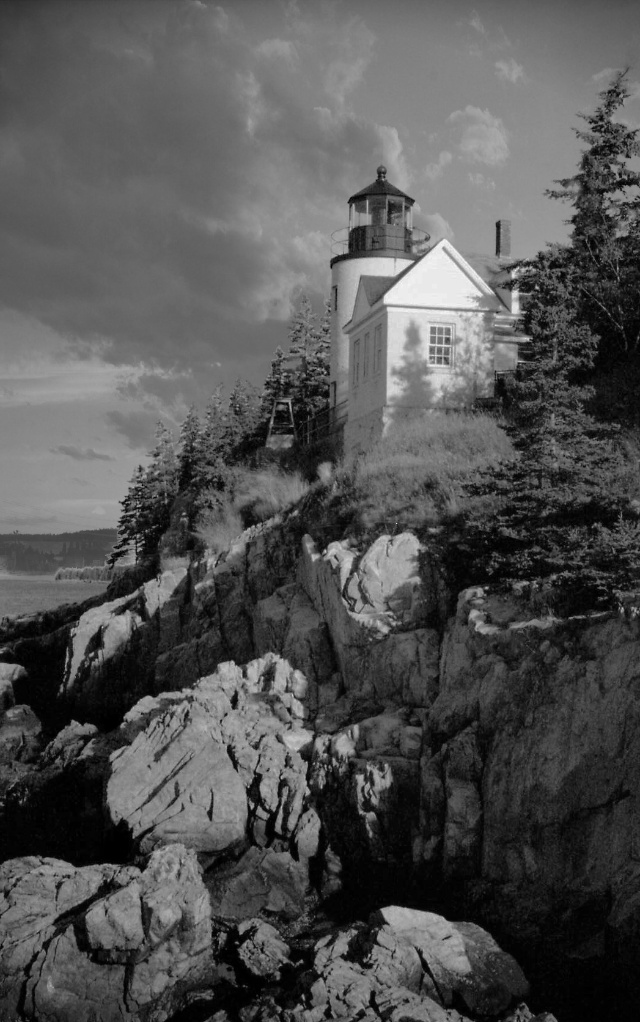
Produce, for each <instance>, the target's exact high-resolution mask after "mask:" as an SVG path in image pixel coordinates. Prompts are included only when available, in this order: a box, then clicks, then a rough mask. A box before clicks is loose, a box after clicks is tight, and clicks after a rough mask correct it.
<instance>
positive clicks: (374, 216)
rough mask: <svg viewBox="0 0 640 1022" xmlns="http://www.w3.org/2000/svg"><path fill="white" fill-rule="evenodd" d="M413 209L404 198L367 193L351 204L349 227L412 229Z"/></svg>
mask: <svg viewBox="0 0 640 1022" xmlns="http://www.w3.org/2000/svg"><path fill="white" fill-rule="evenodd" d="M412 213H413V210H412V208H411V205H410V204H409V203H408V202H407V201H406V200H405V199H404V198H400V197H398V198H396V196H393V195H365V196H363V198H361V199H356V200H355V202H352V203H351V204H350V205H349V229H350V230H351V229H352V228H354V227H371V226H374V227H381V226H382V225H384V224H391V225H393V226H394V227H406V228H407V229H408V230H411V229H412V221H413V216H412Z"/></svg>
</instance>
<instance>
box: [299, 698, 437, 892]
mask: <svg viewBox="0 0 640 1022" xmlns="http://www.w3.org/2000/svg"><path fill="white" fill-rule="evenodd" d="M421 741H422V727H421V719H420V717H419V716H418V715H417V714H416V713H415V711H412V710H411V709H404V710H392V709H390V710H389V711H388V712H386V713H382V714H377V715H375V716H373V717H368V718H365V719H362V720H360V721H359V722H357V723H353V724H351V725H350V726H349V727H347V728H343V729H341V730H339V731H337V732H336V733H335V734H332V735H318V736H317V738H316V740H315V742H314V748H313V755H312V761H311V770H310V775H309V786H310V789H311V791H312V793H313V795H314V798H315V800H316V803H317V806H318V810H319V812H320V815H321V817H322V819H323V821H324V823H325V825H326V827H327V829H328V833H329V838H330V841H331V844H332V845H333V847H334V848H335V850H336V851H337V853H338V854H339V855H340V857H341V859H342V860H343V861H346V862H351V863H355V862H358V863H360V864H361V865H369V866H371V865H373V864H379V865H385V866H394V867H397V866H403V867H407V868H410V865H411V844H412V836H413V830H414V828H415V824H416V820H417V816H418V808H419V802H420V761H419V757H420V747H421ZM406 875H407V877H408V873H407V874H406Z"/></svg>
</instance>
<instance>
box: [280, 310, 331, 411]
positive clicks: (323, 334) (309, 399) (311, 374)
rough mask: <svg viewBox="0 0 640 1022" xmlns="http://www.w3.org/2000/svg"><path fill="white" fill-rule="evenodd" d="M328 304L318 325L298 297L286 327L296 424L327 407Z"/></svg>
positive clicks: (311, 311)
mask: <svg viewBox="0 0 640 1022" xmlns="http://www.w3.org/2000/svg"><path fill="white" fill-rule="evenodd" d="M329 331H330V310H329V303H328V302H327V303H326V304H325V310H324V315H323V318H322V322H321V324H320V326H318V321H317V316H316V315H315V313H314V311H313V308H312V305H311V302H310V301H309V298H308V297H307V295H306V294H304V293H303V294H301V295H300V298H299V301H298V306H297V308H296V311H295V312H294V314H293V316H292V319H291V323H290V325H289V351H288V354H287V356H286V358H287V361H288V362H289V365H290V371H291V393H292V397H293V409H294V415H295V418H296V421H297V422H302V421H304V420H305V419H308V418H309V417H310V416H312V415H315V414H316V413H317V412H319V411H321V409H322V408H324V407H325V406H326V403H327V399H328V393H329Z"/></svg>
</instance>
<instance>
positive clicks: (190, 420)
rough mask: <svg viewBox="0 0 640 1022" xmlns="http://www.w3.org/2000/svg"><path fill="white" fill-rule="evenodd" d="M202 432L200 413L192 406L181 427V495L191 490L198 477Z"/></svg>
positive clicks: (179, 483)
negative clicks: (196, 476)
mask: <svg viewBox="0 0 640 1022" xmlns="http://www.w3.org/2000/svg"><path fill="white" fill-rule="evenodd" d="M200 430H201V427H200V419H199V417H198V412H197V411H196V409H195V408H194V407H193V405H192V406H191V408H190V409H189V411H188V412H187V414H186V417H185V419H184V422H183V423H182V425H181V427H180V439H179V441H178V489H179V491H180V492H181V493H184V492H185V491H187V490H189V489H190V488H191V483H192V481H193V479H194V477H195V475H196V471H197V468H196V462H197V456H198V448H199V444H200Z"/></svg>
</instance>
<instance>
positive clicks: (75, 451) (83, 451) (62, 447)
mask: <svg viewBox="0 0 640 1022" xmlns="http://www.w3.org/2000/svg"><path fill="white" fill-rule="evenodd" d="M49 450H50V451H51V453H52V454H66V455H67V457H68V458H74V459H75V460H76V461H115V458H112V457H111V455H110V454H100V452H99V451H94V449H93V447H74V446H67V445H66V444H59V445H58V446H57V447H50V448H49Z"/></svg>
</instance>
